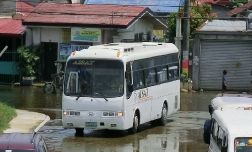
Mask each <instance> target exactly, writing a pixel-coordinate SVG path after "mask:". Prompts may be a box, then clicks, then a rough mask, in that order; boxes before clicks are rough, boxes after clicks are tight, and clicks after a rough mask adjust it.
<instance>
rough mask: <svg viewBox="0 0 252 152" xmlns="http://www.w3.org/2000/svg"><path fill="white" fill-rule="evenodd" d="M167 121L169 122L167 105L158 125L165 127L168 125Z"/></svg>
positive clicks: (163, 109)
mask: <svg viewBox="0 0 252 152" xmlns="http://www.w3.org/2000/svg"><path fill="white" fill-rule="evenodd" d="M166 121H167V108H166V105H165V104H163V108H162V113H161V118H159V119H158V124H159V125H161V126H164V125H165V124H166Z"/></svg>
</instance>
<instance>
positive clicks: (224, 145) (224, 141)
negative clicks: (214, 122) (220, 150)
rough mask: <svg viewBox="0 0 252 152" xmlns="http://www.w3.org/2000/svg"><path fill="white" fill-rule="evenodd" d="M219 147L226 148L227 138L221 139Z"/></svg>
mask: <svg viewBox="0 0 252 152" xmlns="http://www.w3.org/2000/svg"><path fill="white" fill-rule="evenodd" d="M221 146H222V147H227V136H224V138H223V139H222V143H221Z"/></svg>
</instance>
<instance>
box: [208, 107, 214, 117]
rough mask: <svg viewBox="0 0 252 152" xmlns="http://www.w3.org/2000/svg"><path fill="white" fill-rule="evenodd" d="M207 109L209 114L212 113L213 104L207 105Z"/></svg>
mask: <svg viewBox="0 0 252 152" xmlns="http://www.w3.org/2000/svg"><path fill="white" fill-rule="evenodd" d="M208 111H209V113H210V115H212V114H213V106H212V105H208Z"/></svg>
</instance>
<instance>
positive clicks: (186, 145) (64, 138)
mask: <svg viewBox="0 0 252 152" xmlns="http://www.w3.org/2000/svg"><path fill="white" fill-rule="evenodd" d="M217 93H218V92H196V93H181V110H180V111H179V112H177V113H175V114H173V115H172V116H170V117H169V121H168V122H167V124H166V125H165V126H163V127H151V126H150V124H148V123H147V124H144V125H142V126H141V127H140V129H139V132H138V133H137V134H135V135H129V134H127V132H118V131H93V130H84V135H83V136H76V135H75V130H73V129H67V130H65V129H63V128H62V125H61V94H60V92H59V91H58V92H57V93H56V94H44V93H43V90H42V88H36V87H10V86H0V101H1V102H4V103H6V104H8V105H10V106H13V107H15V108H18V109H24V110H30V111H35V112H41V113H44V114H46V115H49V116H50V118H51V121H50V122H49V123H47V124H46V125H45V126H44V127H42V129H41V130H40V133H41V134H42V136H43V137H44V138H45V141H46V143H47V145H48V148H49V150H50V151H52V152H60V151H63V152H71V151H72V152H83V151H85V152H123V151H125V152H159V151H160V152H161V151H162V152H202V151H206V150H207V145H205V144H204V142H203V138H202V133H203V129H202V128H203V124H204V120H205V119H207V118H209V114H208V112H207V105H208V104H209V103H210V100H211V99H212V98H213V97H214V96H215V95H216V94H217Z"/></svg>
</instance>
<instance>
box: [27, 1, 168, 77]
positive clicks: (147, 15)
mask: <svg viewBox="0 0 252 152" xmlns="http://www.w3.org/2000/svg"><path fill="white" fill-rule="evenodd" d="M154 16H155V15H154V13H153V12H152V11H151V10H150V9H149V8H147V7H139V6H120V5H85V4H56V3H46V2H45V3H41V4H39V5H38V6H37V7H36V8H35V9H34V11H33V12H32V13H30V14H29V15H28V16H27V17H26V18H25V19H24V20H23V22H22V24H23V25H25V26H26V28H27V29H26V32H27V36H26V45H27V46H28V45H37V44H39V45H41V48H42V49H43V50H44V55H43V57H42V58H41V60H42V61H43V63H44V64H43V67H42V69H41V72H42V79H45V80H49V79H51V77H50V75H51V74H52V73H55V72H56V67H54V66H53V65H54V62H55V61H56V60H57V61H60V62H63V63H64V62H65V61H66V59H67V57H68V56H69V55H70V54H71V52H72V51H74V50H77V51H78V50H81V49H85V48H87V47H89V46H90V45H97V44H105V43H111V42H141V41H152V31H153V30H154V29H161V30H163V29H166V28H167V25H166V23H165V22H164V21H163V20H162V19H158V18H155V17H154Z"/></svg>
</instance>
